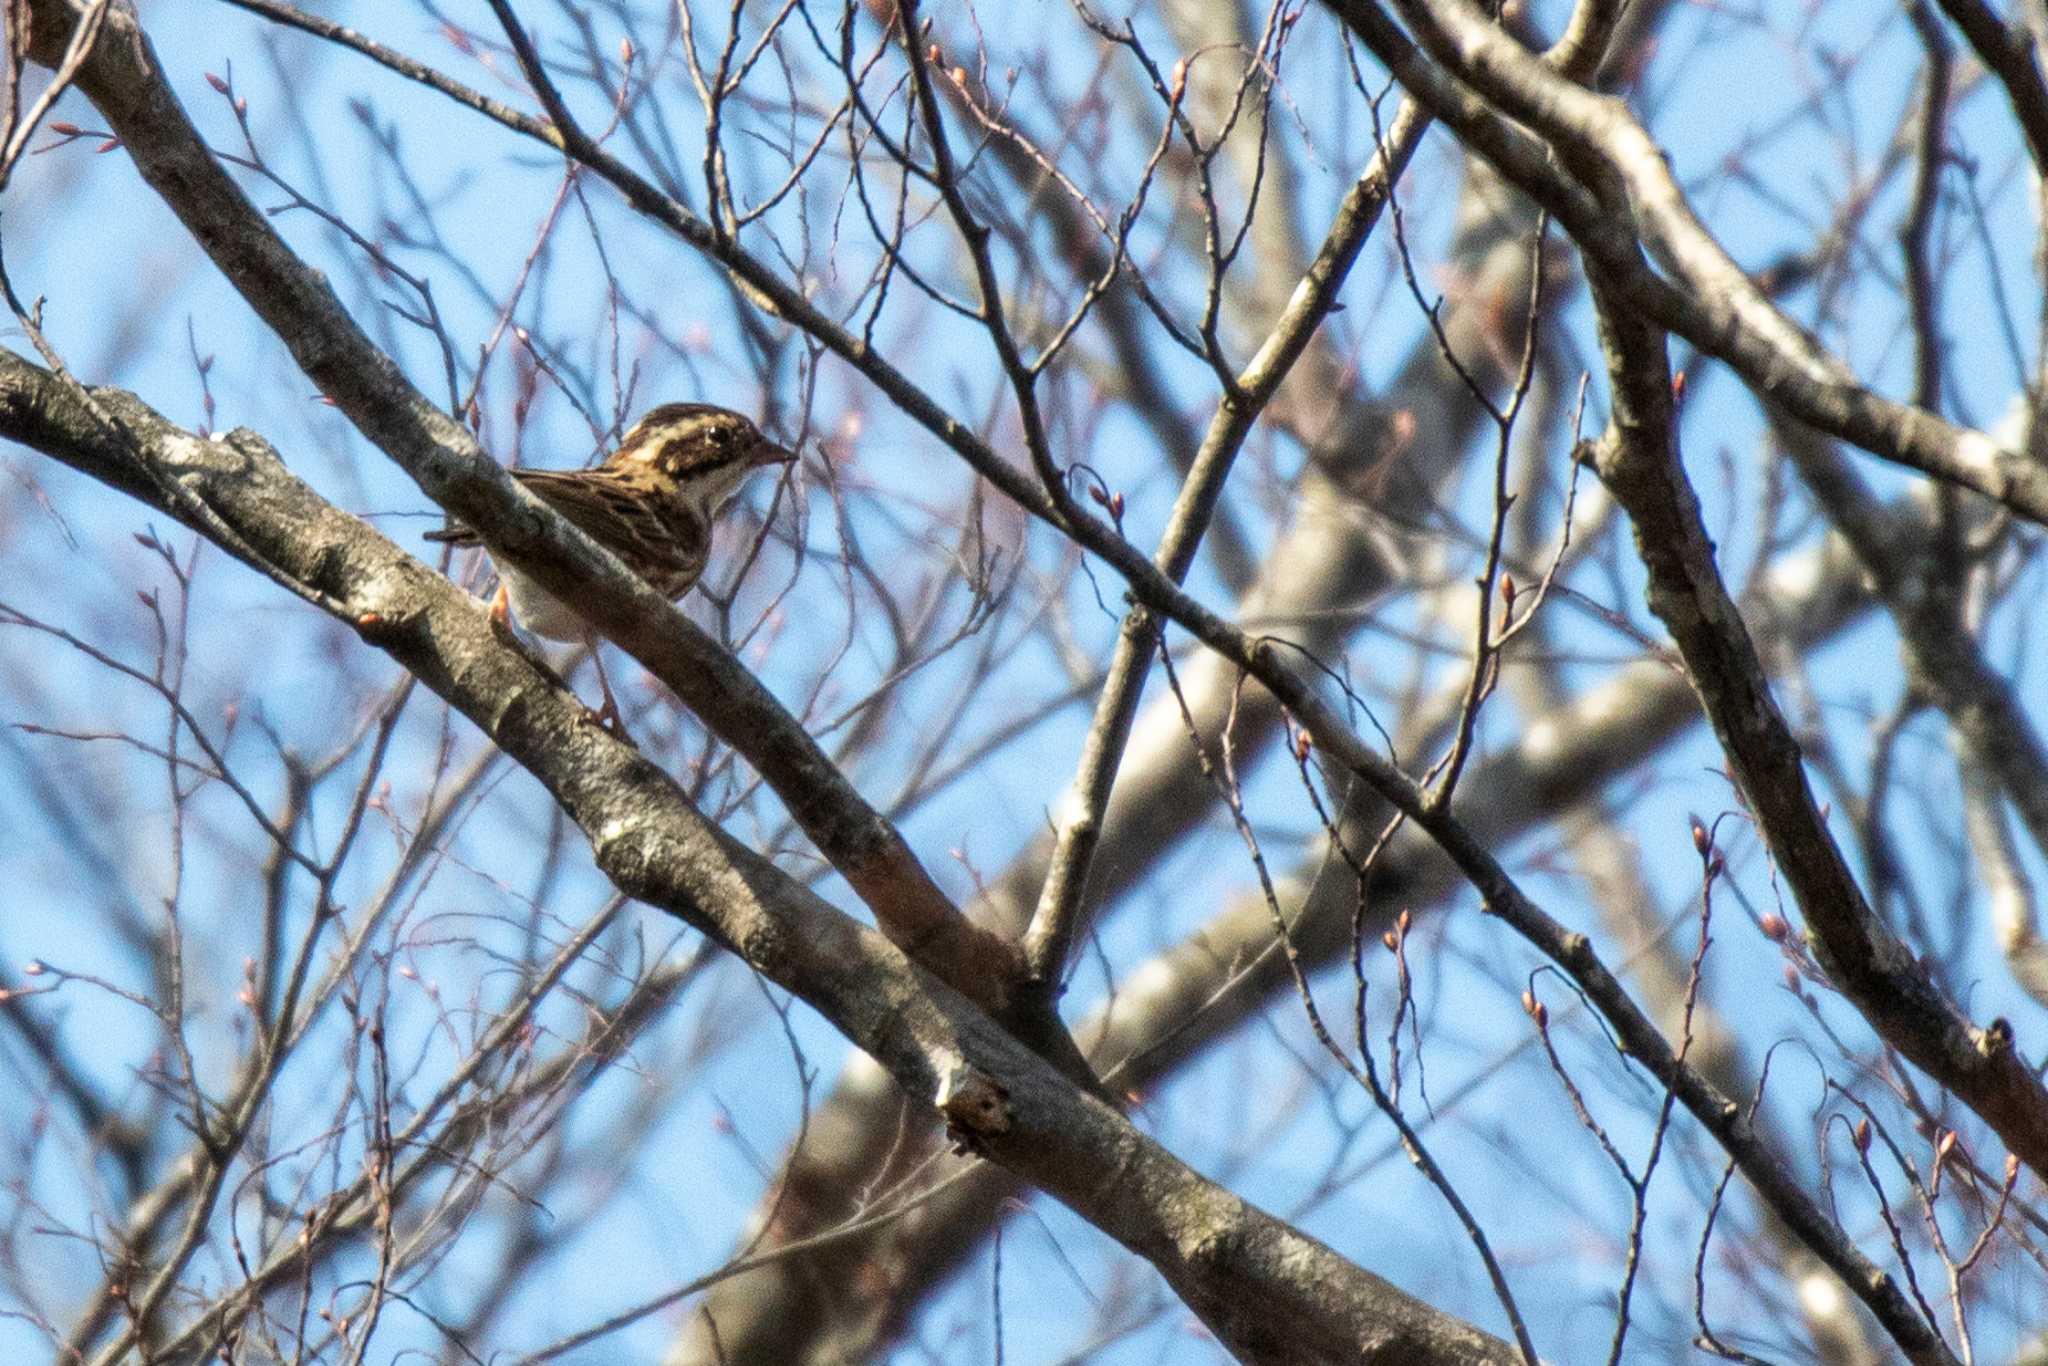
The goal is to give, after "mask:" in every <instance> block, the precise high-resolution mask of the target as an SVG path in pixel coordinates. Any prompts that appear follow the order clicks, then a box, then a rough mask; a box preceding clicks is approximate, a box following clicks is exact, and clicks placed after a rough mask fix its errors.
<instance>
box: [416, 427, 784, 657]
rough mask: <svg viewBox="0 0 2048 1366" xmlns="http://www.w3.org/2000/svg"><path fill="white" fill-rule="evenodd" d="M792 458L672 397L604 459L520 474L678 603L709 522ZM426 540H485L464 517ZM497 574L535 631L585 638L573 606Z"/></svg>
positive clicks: (703, 555) (515, 576)
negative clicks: (764, 472)
mask: <svg viewBox="0 0 2048 1366" xmlns="http://www.w3.org/2000/svg"><path fill="white" fill-rule="evenodd" d="M794 459H796V456H795V455H794V454H792V453H791V452H789V451H788V450H785V449H784V448H783V447H781V446H778V445H776V444H775V443H774V442H773V441H770V440H769V439H768V438H767V437H765V436H763V435H761V432H760V429H759V428H757V427H755V426H754V424H753V423H752V422H749V421H748V420H747V419H746V418H744V417H742V416H741V415H740V414H738V413H735V412H733V411H731V410H730V409H727V408H719V407H714V406H713V405H711V404H708V403H664V404H662V405H661V406H660V407H658V408H655V409H654V410H652V411H651V412H649V413H648V414H647V415H646V416H645V417H643V418H641V419H640V420H639V421H638V422H636V423H634V424H633V426H632V429H631V430H629V431H628V432H627V433H626V435H625V439H624V440H622V441H621V442H620V443H619V448H618V450H616V451H614V452H613V453H612V455H611V456H610V458H608V459H607V460H606V461H605V462H604V463H603V464H601V465H597V466H594V467H593V468H591V469H587V470H527V469H522V470H514V471H512V477H513V478H514V479H517V480H518V481H519V482H520V484H522V485H523V486H524V487H525V488H526V490H527V491H528V492H529V493H532V494H533V495H534V496H535V497H537V498H539V499H541V500H542V501H543V502H545V503H547V504H548V506H550V507H552V508H554V509H555V511H557V512H559V513H561V514H562V515H563V516H564V517H567V518H568V519H569V520H570V521H572V522H574V523H575V524H576V526H577V527H578V528H579V529H580V530H582V531H583V533H584V534H585V535H587V536H589V537H590V538H591V539H592V540H594V541H596V542H597V543H598V544H599V545H601V546H603V547H604V548H605V549H607V550H609V551H611V552H612V553H613V554H614V555H617V556H618V557H619V558H620V559H621V560H624V561H625V562H626V564H627V565H628V566H629V567H630V568H631V569H632V570H633V572H634V573H636V574H638V575H639V576H640V577H641V578H643V579H646V580H647V582H648V583H649V584H651V585H652V586H653V587H654V589H655V590H656V591H657V592H659V593H660V594H661V595H662V596H663V597H666V598H668V599H670V600H671V601H673V600H674V599H676V598H680V597H681V596H682V595H683V594H684V593H687V592H688V591H689V590H690V586H691V585H692V584H694V583H696V582H697V580H698V578H699V577H701V576H702V575H703V573H704V563H705V560H706V559H707V558H708V557H709V555H710V553H711V524H712V522H713V520H714V519H716V518H717V516H718V514H719V511H720V510H721V509H722V508H723V507H724V506H725V504H726V502H727V501H728V500H729V499H730V498H731V497H732V495H733V494H735V493H737V492H738V491H739V487H740V485H741V484H742V483H743V482H745V480H746V477H747V475H749V474H750V473H752V472H753V471H754V470H757V469H759V468H761V467H762V466H763V465H778V464H786V463H787V462H789V461H791V460H794ZM427 539H428V540H430V541H446V542H448V543H449V544H451V545H458V546H470V545H477V544H480V542H479V541H478V539H477V535H476V532H474V531H472V530H471V529H470V528H469V527H467V526H464V525H463V524H462V523H460V522H453V523H450V524H449V525H448V526H447V527H445V528H443V529H442V530H440V531H430V532H428V533H427ZM498 572H499V574H500V576H501V577H502V578H503V579H504V583H505V588H506V591H507V593H508V595H509V596H510V598H511V605H512V610H513V611H514V612H516V613H517V614H518V616H519V620H520V623H521V624H522V625H524V626H525V627H526V628H527V629H528V630H530V631H533V632H534V633H536V634H538V635H543V636H546V637H547V638H548V639H550V640H583V639H586V638H587V636H588V634H589V627H588V625H587V624H586V623H585V622H584V620H583V618H582V616H581V615H580V614H579V613H577V612H576V610H575V609H574V608H573V607H571V606H570V605H569V604H567V603H564V602H562V601H561V600H560V599H558V598H556V597H555V596H554V595H553V594H552V593H549V592H548V591H547V590H546V589H544V588H542V587H541V586H540V585H539V584H538V583H535V582H534V581H533V580H532V579H531V578H528V577H527V576H526V575H525V574H523V573H521V572H520V571H519V570H518V569H517V568H516V567H514V566H510V565H504V564H501V565H499V566H498Z"/></svg>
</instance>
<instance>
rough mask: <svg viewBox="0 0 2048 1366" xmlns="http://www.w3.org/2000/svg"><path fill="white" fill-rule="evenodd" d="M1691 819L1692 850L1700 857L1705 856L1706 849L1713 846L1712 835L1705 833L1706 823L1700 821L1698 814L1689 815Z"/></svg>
mask: <svg viewBox="0 0 2048 1366" xmlns="http://www.w3.org/2000/svg"><path fill="white" fill-rule="evenodd" d="M1691 820H1692V848H1693V852H1694V853H1696V854H1698V855H1699V856H1700V857H1701V858H1705V857H1706V856H1707V850H1709V849H1711V848H1713V847H1714V837H1713V836H1712V835H1709V834H1708V833H1707V827H1706V825H1705V824H1704V823H1702V822H1701V820H1700V818H1699V817H1698V816H1694V817H1691Z"/></svg>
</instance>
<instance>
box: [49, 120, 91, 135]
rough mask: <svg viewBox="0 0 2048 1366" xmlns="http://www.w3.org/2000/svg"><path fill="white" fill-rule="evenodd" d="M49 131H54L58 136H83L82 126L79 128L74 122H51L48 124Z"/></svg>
mask: <svg viewBox="0 0 2048 1366" xmlns="http://www.w3.org/2000/svg"><path fill="white" fill-rule="evenodd" d="M50 131H51V132H53V133H55V134H56V135H57V136H58V137H60V138H76V137H84V136H85V130H84V129H83V128H80V127H79V126H78V125H77V124H75V123H53V124H51V125H50Z"/></svg>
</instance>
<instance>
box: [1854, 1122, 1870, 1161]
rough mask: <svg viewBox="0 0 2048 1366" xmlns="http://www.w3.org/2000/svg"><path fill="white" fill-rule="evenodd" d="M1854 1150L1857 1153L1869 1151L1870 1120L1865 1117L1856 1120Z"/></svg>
mask: <svg viewBox="0 0 2048 1366" xmlns="http://www.w3.org/2000/svg"><path fill="white" fill-rule="evenodd" d="M1856 1151H1857V1152H1859V1153H1867V1152H1869V1151H1870V1121H1869V1120H1867V1119H1859V1120H1857V1121H1856Z"/></svg>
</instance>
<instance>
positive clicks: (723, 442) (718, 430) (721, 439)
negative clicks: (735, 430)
mask: <svg viewBox="0 0 2048 1366" xmlns="http://www.w3.org/2000/svg"><path fill="white" fill-rule="evenodd" d="M711 444H712V445H714V446H717V447H719V448H721V449H723V448H724V447H726V446H730V445H731V444H732V428H730V427H713V428H712V429H711Z"/></svg>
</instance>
